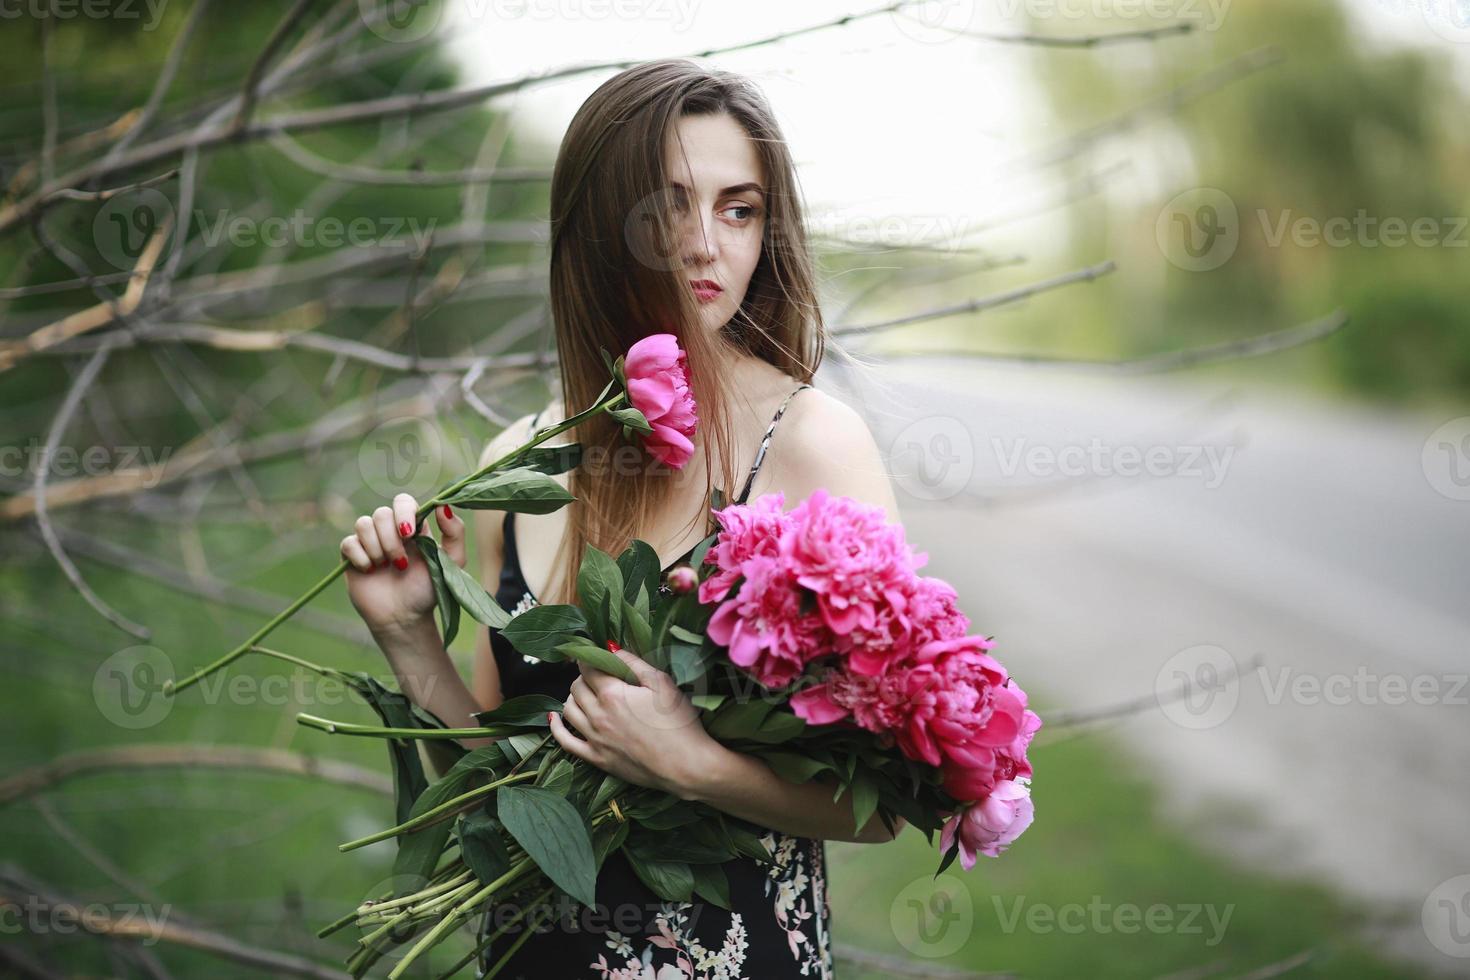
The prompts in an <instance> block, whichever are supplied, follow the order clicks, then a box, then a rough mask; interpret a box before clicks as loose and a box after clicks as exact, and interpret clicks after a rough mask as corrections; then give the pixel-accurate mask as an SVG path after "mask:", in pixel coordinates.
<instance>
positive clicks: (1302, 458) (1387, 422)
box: [0, 0, 1470, 980]
mask: <svg viewBox="0 0 1470 980" xmlns="http://www.w3.org/2000/svg"><path fill="white" fill-rule="evenodd" d="M48 11H49V16H48ZM666 56H690V57H695V58H697V59H698V60H701V61H702V62H706V63H709V64H711V65H714V66H716V67H721V68H728V69H730V70H733V71H737V72H741V73H743V74H746V75H748V76H750V77H751V78H753V79H754V80H755V81H756V82H757V83H758V84H759V85H760V87H761V88H762V89H763V91H764V92H765V93H766V95H767V96H768V98H769V99H770V101H771V103H772V104H773V105H774V107H775V110H776V112H777V115H778V117H779V118H780V121H781V124H782V126H783V128H784V130H785V135H786V137H787V139H788V140H789V142H790V144H791V146H792V148H793V152H794V155H795V157H796V159H797V161H798V165H799V167H800V176H801V180H802V189H803V193H804V196H805V201H806V205H807V207H808V221H809V226H810V230H811V233H812V236H813V244H814V247H815V249H816V250H817V257H818V261H819V267H820V272H821V283H822V290H823V301H824V307H823V314H824V317H825V320H826V323H827V327H828V329H829V331H830V332H831V334H832V339H833V341H834V343H833V346H832V348H831V349H830V350H829V353H828V357H827V360H826V361H824V363H823V365H822V368H821V370H820V372H819V374H818V380H817V383H818V384H819V385H820V386H822V387H824V388H827V389H829V390H831V391H833V392H834V393H836V394H838V395H839V396H840V397H843V398H844V399H846V400H848V401H849V402H850V403H851V404H853V405H855V406H857V407H859V408H860V409H862V410H863V412H864V413H865V415H866V417H867V418H868V420H869V423H870V425H871V426H872V428H873V431H874V432H875V434H877V436H878V438H879V443H880V446H881V447H882V449H883V450H884V453H885V456H886V459H887V461H888V463H889V466H890V472H891V474H892V477H893V480H894V486H895V490H896V491H897V494H898V499H899V502H900V506H901V509H902V513H903V517H904V522H905V524H906V526H907V527H908V531H909V538H910V540H911V541H914V542H916V544H917V546H918V547H920V548H921V549H924V550H925V551H926V552H927V554H928V556H929V563H928V566H927V573H928V574H933V575H940V576H943V577H945V578H947V579H949V580H951V581H952V582H954V583H955V584H956V585H957V586H958V587H959V590H960V594H961V596H962V600H963V607H964V609H965V611H966V612H967V613H968V614H969V616H970V618H971V619H972V620H973V621H974V623H975V625H976V626H977V627H978V628H979V629H980V630H981V631H983V632H985V633H987V634H990V635H993V636H994V637H995V638H996V644H997V646H996V652H997V654H998V655H999V656H1000V657H1001V658H1002V660H1003V661H1004V662H1005V663H1006V664H1007V666H1008V667H1009V668H1010V669H1011V670H1012V671H1013V672H1014V673H1015V674H1016V675H1017V677H1018V678H1019V679H1020V680H1021V681H1022V682H1023V684H1024V685H1025V687H1026V689H1027V690H1028V691H1029V692H1031V693H1032V698H1033V707H1035V708H1037V710H1038V711H1039V712H1040V713H1041V715H1042V717H1043V718H1044V719H1045V727H1044V728H1043V729H1042V731H1041V733H1040V734H1039V735H1038V736H1037V741H1036V743H1035V749H1034V750H1033V753H1032V759H1033V764H1034V766H1035V770H1036V776H1035V779H1034V782H1033V793H1034V798H1035V800H1036V806H1037V818H1036V822H1035V824H1034V825H1033V827H1032V828H1031V829H1030V830H1028V832H1027V833H1026V834H1025V835H1024V836H1023V837H1022V838H1021V839H1020V840H1019V841H1018V842H1017V843H1016V844H1015V845H1014V846H1013V847H1012V848H1011V849H1010V850H1009V851H1008V852H1007V853H1006V854H1005V855H1003V857H1002V858H1000V859H994V860H986V861H984V862H983V863H981V864H979V865H978V866H977V867H976V868H975V869H974V870H972V871H970V872H963V871H961V870H960V869H959V867H958V866H957V865H955V866H951V867H950V868H949V869H948V870H947V871H946V872H945V873H944V874H942V875H940V876H938V877H936V876H935V875H934V868H935V867H936V865H937V854H936V851H935V848H934V846H933V845H931V844H930V843H929V842H927V841H926V840H925V839H924V838H923V836H922V835H921V834H918V833H916V832H913V831H909V832H905V833H904V834H903V835H901V836H900V838H899V839H898V840H897V841H895V842H893V843H890V844H887V845H883V846H878V847H875V846H870V845H851V844H843V843H837V842H832V843H829V844H828V845H827V847H828V858H829V862H830V879H831V881H830V899H831V904H832V916H833V930H834V936H833V939H834V943H835V948H836V951H837V954H838V969H837V975H838V976H839V977H842V978H845V980H860V978H861V980H867V978H877V977H896V976H916V977H917V976H923V977H951V976H977V975H998V976H1023V977H1080V976H1087V977H1171V978H1176V980H1182V978H1186V977H1187V978H1205V977H1269V976H1279V975H1290V976H1334V977H1342V976H1351V977H1390V976H1393V977H1401V976H1465V975H1470V842H1467V838H1466V834H1465V817H1466V813H1467V812H1470V780H1467V778H1466V773H1467V771H1470V706H1467V705H1470V685H1467V671H1470V606H1467V603H1466V600H1465V597H1466V592H1467V584H1470V519H1467V518H1470V313H1467V310H1470V134H1467V127H1466V120H1467V118H1470V115H1467V109H1470V5H1467V4H1466V3H1465V0H1290V2H1277V3H1268V2H1266V0H945V2H916V3H903V4H889V5H886V6H885V5H881V4H874V5H871V6H868V5H862V4H858V3H852V2H848V3H838V2H826V0H809V2H807V3H803V4H800V5H798V4H790V3H784V4H783V3H775V2H766V0H760V2H746V3H739V4H737V3H733V2H720V3H716V2H711V0H629V2H626V3H593V2H590V0H588V2H574V0H517V2H514V3H511V2H491V0H458V2H455V0H440V2H430V3H422V2H419V3H379V2H375V0H361V2H357V0H337V2H331V0H319V2H310V0H302V2H294V3H291V2H284V0H283V2H270V3H253V4H249V5H246V4H227V3H222V2H214V3H207V2H195V3H185V2H182V0H116V2H106V0H96V2H64V0H53V2H51V3H49V4H48V0H20V2H15V3H9V4H4V5H0V63H3V64H4V65H6V66H7V68H8V70H7V71H6V72H5V73H4V79H3V81H0V91H3V97H0V195H3V196H0V404H3V409H4V418H5V422H6V426H5V428H6V432H7V435H6V436H5V438H4V440H3V445H0V453H3V457H0V462H3V466H0V489H3V493H4V494H5V496H4V499H3V500H0V517H3V521H0V535H3V537H0V554H3V555H4V558H5V560H4V564H3V569H0V619H3V629H0V658H3V660H0V663H3V669H4V671H5V683H4V690H5V715H6V716H7V717H9V718H10V719H11V721H10V723H9V724H8V725H7V730H9V731H11V733H12V734H11V736H10V737H9V738H7V739H5V740H4V745H3V748H0V758H3V772H0V895H3V900H0V901H3V905H0V913H3V921H4V922H5V925H6V928H5V933H6V936H5V940H6V941H5V943H4V944H3V945H0V963H4V964H5V966H4V970H5V971H6V972H7V974H8V975H16V976H36V977H56V976H114V977H132V976H152V977H166V976H177V977H194V976H237V975H238V976H257V975H280V976H286V975H290V976H341V975H343V974H342V973H341V972H340V969H339V964H340V962H341V960H342V959H343V957H344V956H345V954H346V952H347V951H348V948H349V945H350V944H351V942H352V941H353V940H354V939H355V936H353V935H346V934H343V933H338V934H336V935H334V936H333V937H331V938H330V939H325V940H324V939H318V938H316V936H315V933H316V930H317V929H318V928H320V927H321V926H323V925H325V924H327V923H329V922H331V921H333V920H334V919H336V918H338V917H339V916H341V915H343V914H344V913H345V912H347V911H349V910H350V909H351V908H352V907H353V906H354V905H355V904H356V903H357V902H358V901H360V900H361V899H363V898H364V897H366V896H367V895H369V894H370V893H373V892H375V891H376V890H378V889H379V888H380V887H381V885H382V884H383V882H384V881H385V879H386V877H387V876H388V875H389V874H390V873H391V858H392V854H391V849H389V848H371V847H370V848H363V849H361V850H356V851H352V852H349V853H346V854H341V853H338V852H337V850H336V847H335V845H336V844H338V843H340V842H342V841H344V840H348V839H352V838H356V837H359V836H363V835H365V834H368V833H371V832H373V831H375V830H378V829H380V828H381V827H383V826H386V825H387V822H388V818H390V817H391V814H392V796H391V783H390V779H389V775H388V767H387V765H386V760H385V759H384V758H383V755H384V753H383V751H382V746H381V745H379V744H376V743H373V742H372V740H367V739H362V740H352V739H339V738H332V737H330V736H328V735H326V734H325V733H323V732H320V731H316V730H312V729H306V728H303V727H302V726H300V725H299V724H298V723H297V722H296V720H295V716H296V713H297V712H298V711H307V712H312V713H315V714H319V715H325V716H329V717H336V718H342V719H345V720H357V721H364V720H369V717H370V716H369V713H368V712H367V711H366V710H365V709H364V707H363V705H361V704H360V703H354V702H353V701H352V700H351V698H349V697H348V696H347V695H346V694H345V693H344V692H343V691H341V690H340V689H338V690H333V689H332V688H331V686H330V685H328V684H326V683H324V682H322V681H321V680H320V679H318V678H316V677H315V675H310V674H309V673H307V672H304V671H295V672H293V671H292V668H291V667H290V665H288V664H286V663H283V662H281V661H279V660H273V659H270V658H267V657H262V656H253V657H252V656H247V657H245V658H242V659H241V660H239V661H237V662H236V663H235V664H233V665H232V666H231V667H230V668H229V669H228V670H227V671H223V672H221V673H220V674H218V675H215V676H214V677H212V678H211V679H210V680H209V681H207V682H205V683H201V684H199V685H197V686H196V687H195V688H194V689H193V690H190V691H186V692H184V693H183V694H181V695H180V696H179V697H178V698H177V699H173V698H168V697H164V696H162V695H161V694H160V693H159V685H160V684H161V683H162V682H163V680H164V679H167V678H168V677H181V676H183V675H184V674H186V673H188V672H190V671H192V670H194V669H195V668H197V667H200V666H203V665H204V664H206V663H209V662H211V661H213V660H214V659H215V658H217V657H218V656H219V655H221V654H222V653H223V652H225V651H226V650H228V649H229V648H230V647H231V646H233V645H234V644H235V643H237V642H238V641H239V640H241V639H243V638H244V637H245V636H247V635H249V633H250V632H251V631H253V630H254V629H255V628H256V627H258V626H259V625H261V624H262V623H264V622H265V621H266V620H267V619H269V618H270V617H271V616H273V615H275V614H276V613H277V612H279V611H280V610H281V609H282V608H283V607H284V606H285V604H286V603H287V602H289V601H290V600H291V599H292V598H293V597H295V596H297V595H299V594H300V593H301V592H303V591H304V590H305V589H307V588H308V587H309V586H311V585H312V584H313V583H314V582H316V581H317V580H318V579H320V578H321V576H322V575H323V574H324V573H325V572H326V571H327V570H329V569H330V568H331V567H332V566H333V565H334V564H335V562H336V561H337V542H338V541H339V540H340V538H341V536H342V535H343V534H344V533H346V529H349V528H350V526H351V522H352V520H353V519H354V517H355V516H356V515H357V514H359V513H364V512H367V511H369V510H371V509H372V507H374V506H376V505H377V504H378V503H380V502H381V501H382V500H384V499H386V498H387V497H390V496H391V495H392V494H393V493H396V492H398V491H400V490H405V489H407V490H409V491H410V492H413V493H416V494H418V495H420V498H421V499H422V498H423V497H425V496H427V495H429V494H430V493H432V492H433V490H435V489H437V488H439V487H441V486H443V485H444V484H445V483H447V482H449V481H450V480H452V479H454V478H456V477H458V476H460V475H462V474H464V473H466V472H468V471H469V470H470V469H472V468H473V464H474V462H475V460H476V458H477V456H478V455H479V452H480V450H481V449H482V448H483V446H484V444H485V442H486V441H487V440H488V439H489V438H490V437H491V436H493V435H494V434H495V433H496V432H498V431H499V430H500V428H501V427H502V426H504V425H505V424H506V423H507V422H509V421H511V420H513V419H515V418H516V417H518V416H520V415H521V414H524V413H526V412H529V411H534V410H536V409H538V408H540V407H541V406H542V405H543V404H544V403H545V399H546V397H547V394H548V391H549V390H550V385H551V383H552V378H553V374H552V370H553V369H552V364H551V361H550V357H551V356H553V355H554V351H552V350H551V349H550V343H551V335H550V331H549V328H548V322H547V305H546V297H545V288H546V248H545V243H546V230H545V220H546V200H547V187H548V179H549V175H550V167H551V163H552V161H553V159H554V155H555V152H556V147H557V145H558V142H559V140H560V135H561V133H562V131H563V129H564V127H565V125H566V123H567V121H568V119H569V118H570V116H571V114H572V113H573V112H574V111H575V109H576V108H577V106H578V105H579V104H580V103H581V101H582V100H583V99H584V98H585V97H586V95H587V94H588V93H590V92H591V91H592V90H593V89H594V88H595V87H596V86H597V85H598V84H600V83H601V82H602V81H603V80H605V79H606V78H607V77H609V76H610V75H611V74H613V73H614V72H616V71H617V70H619V68H620V67H622V66H624V65H626V64H630V63H634V62H637V61H642V60H647V59H650V58H656V57H666ZM473 560H474V559H473V557H472V558H471V561H473ZM272 638H273V641H274V645H275V646H277V647H279V648H280V649H282V650H285V651H288V652H291V653H293V654H296V655H299V656H304V657H306V658H307V659H309V660H312V661H314V662H317V663H322V664H327V665H330V666H334V667H340V668H344V669H353V670H364V671H368V672H370V673H372V674H373V675H374V676H376V677H380V678H383V679H390V678H391V672H390V671H388V669H387V665H386V663H385V662H384V661H383V659H382V656H381V654H380V653H379V652H378V650H377V648H376V647H375V646H374V645H373V644H372V642H371V640H370V639H369V638H368V636H367V634H366V631H365V630H364V629H363V628H362V626H361V623H360V621H359V620H357V618H356V617H355V615H354V614H353V612H352V610H351V607H350V605H349V604H348V602H347V599H346V595H345V590H344V589H342V588H341V587H340V586H337V587H335V588H332V589H329V590H328V591H327V592H326V593H325V594H324V595H322V596H321V598H320V599H319V600H318V601H316V602H313V603H312V604H311V605H310V607H308V608H307V609H305V610H303V611H302V612H301V613H299V614H297V615H296V616H295V617H293V618H292V620H291V621H290V622H288V623H287V624H286V625H285V626H283V627H282V628H281V629H280V630H279V631H277V632H276V633H275V634H273V637H272ZM451 653H452V655H453V656H454V657H455V659H456V660H457V661H458V663H459V664H460V665H461V667H462V669H463V670H464V671H465V672H466V675H468V670H469V663H470V657H471V654H472V653H473V641H472V634H469V633H467V632H466V633H463V634H462V635H461V636H460V637H458V638H457V639H456V641H455V643H454V644H453V647H452V650H451ZM88 909H90V910H93V914H92V917H91V918H86V919H84V920H83V921H80V922H79V921H78V920H77V918H76V916H77V915H79V914H80V913H81V912H83V911H85V910H88ZM68 910H70V911H69V912H68ZM456 944H457V945H456V946H455V949H456V951H458V952H462V951H464V950H467V949H468V948H469V934H468V931H466V932H465V934H464V935H463V936H461V937H458V938H457V939H456ZM452 945H454V944H452ZM447 955H448V954H441V955H440V956H436V957H434V960H435V962H436V963H437V964H438V967H439V968H440V969H441V970H442V969H443V968H444V967H445V966H446V965H447V964H448V963H449V962H451V961H450V960H448V959H447V958H446V959H444V961H443V962H440V959H441V956H447ZM416 975H433V974H429V973H422V974H416ZM464 975H466V976H468V975H470V974H469V972H468V971H466V972H465V974H464Z"/></svg>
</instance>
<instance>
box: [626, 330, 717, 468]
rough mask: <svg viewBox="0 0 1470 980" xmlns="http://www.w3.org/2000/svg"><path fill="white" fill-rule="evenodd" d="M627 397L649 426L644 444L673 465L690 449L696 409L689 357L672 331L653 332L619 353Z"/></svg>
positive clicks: (686, 459) (681, 461) (680, 464)
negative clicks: (621, 354) (690, 384)
mask: <svg viewBox="0 0 1470 980" xmlns="http://www.w3.org/2000/svg"><path fill="white" fill-rule="evenodd" d="M623 375H624V376H625V377H626V378H627V382H628V384H627V389H628V402H629V404H631V405H632V406H633V407H634V408H636V409H638V411H640V412H642V413H643V417H644V418H646V419H648V424H649V425H650V426H652V427H653V432H652V433H650V434H648V435H645V436H644V437H643V447H644V448H645V449H647V450H648V452H649V453H650V454H651V455H652V456H653V457H655V458H656V459H658V460H660V461H662V462H663V463H664V464H665V465H667V466H671V467H673V468H674V469H683V468H684V465H685V464H686V463H688V462H689V459H690V457H692V456H693V455H694V430H695V427H696V426H697V425H698V424H699V413H698V410H697V408H698V407H697V406H696V404H695V401H694V393H693V392H692V391H690V390H689V357H688V355H687V354H686V353H685V352H684V350H683V348H681V347H680V346H679V341H678V338H676V337H675V336H674V335H673V334H671V333H655V334H650V335H648V336H647V337H644V338H643V339H642V340H640V341H638V342H637V343H635V344H634V345H633V346H632V347H630V348H628V353H627V356H626V357H624V359H623Z"/></svg>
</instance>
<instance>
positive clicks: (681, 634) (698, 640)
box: [669, 626, 704, 646]
mask: <svg viewBox="0 0 1470 980" xmlns="http://www.w3.org/2000/svg"><path fill="white" fill-rule="evenodd" d="M669 632H670V633H672V634H673V635H674V636H675V637H677V638H678V639H680V640H683V641H684V642H685V643H689V644H693V645H694V646H703V645H704V637H702V636H700V635H699V634H698V633H695V632H693V631H692V630H686V629H685V628H684V627H682V626H670V627H669Z"/></svg>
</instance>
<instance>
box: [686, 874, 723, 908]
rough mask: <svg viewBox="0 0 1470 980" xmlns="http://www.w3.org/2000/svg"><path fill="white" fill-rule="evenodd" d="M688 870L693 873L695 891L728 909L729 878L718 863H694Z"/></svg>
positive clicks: (706, 899)
mask: <svg viewBox="0 0 1470 980" xmlns="http://www.w3.org/2000/svg"><path fill="white" fill-rule="evenodd" d="M689 870H690V871H691V872H693V874H694V891H695V893H696V894H698V895H699V896H700V897H701V898H703V899H704V900H705V901H707V902H713V903H714V904H716V905H718V906H719V907H720V908H722V909H724V910H726V911H727V912H728V911H730V880H729V879H728V878H727V877H726V876H725V869H724V868H722V867H720V866H719V865H718V864H696V865H694V866H693V867H692V868H690V869H689Z"/></svg>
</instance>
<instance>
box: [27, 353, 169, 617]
mask: <svg viewBox="0 0 1470 980" xmlns="http://www.w3.org/2000/svg"><path fill="white" fill-rule="evenodd" d="M111 354H112V348H111V347H100V348H98V349H97V352H96V353H95V354H93V355H92V356H91V358H90V359H88V361H87V364H86V366H85V367H83V368H82V371H81V373H80V374H78V375H77V377H76V380H75V381H73V383H72V386H71V389H70V390H69V391H68V392H67V393H66V398H65V399H63V400H62V403H61V408H60V409H59V410H58V411H57V413H56V417H55V418H54V419H52V421H51V431H50V432H49V433H47V435H46V446H45V449H44V450H43V453H42V456H41V465H40V466H37V467H36V479H35V482H34V483H33V484H32V488H31V496H32V499H33V500H34V502H35V517H36V526H37V527H38V528H39V529H40V531H41V539H42V540H43V541H45V542H46V548H47V550H49V551H50V552H51V556H52V557H53V558H55V559H56V563H57V564H58V565H60V566H61V571H62V573H63V574H64V575H66V577H67V580H68V581H70V582H71V584H72V587H73V588H75V589H76V590H77V592H78V593H80V594H81V596H82V598H83V599H84V600H86V602H87V604H88V605H89V606H91V607H92V608H93V609H95V610H97V612H98V613H99V614H101V615H102V617H103V618H104V619H106V620H107V621H108V622H110V623H112V624H113V625H114V626H116V627H117V628H118V629H120V630H122V631H123V632H125V633H128V634H130V635H132V636H135V637H137V638H138V639H140V640H146V639H148V638H150V637H151V636H152V633H151V631H150V630H149V629H148V628H147V627H146V626H142V625H140V624H138V623H135V622H133V621H132V620H131V619H128V618H127V617H126V616H124V615H123V614H122V613H120V612H118V611H117V610H116V609H113V608H112V607H111V606H109V605H108V604H107V603H105V602H103V601H102V598H101V597H100V596H98V595H97V593H95V592H93V591H92V588H91V586H89V585H87V583H86V580H84V579H83V578H82V573H81V572H79V571H78V570H77V567H76V565H74V564H72V561H71V559H70V558H68V557H67V556H66V551H65V550H64V549H63V548H62V546H61V540H60V538H58V537H57V535H56V529H55V528H54V527H52V526H51V518H50V517H49V516H48V515H47V513H46V475H47V471H48V470H49V469H50V467H51V460H53V459H55V458H56V448H57V446H59V445H60V444H61V437H62V435H64V434H65V432H66V430H67V428H68V426H70V425H71V419H72V416H73V415H75V414H76V410H77V406H78V405H79V404H81V401H82V396H83V395H85V394H86V392H87V389H88V388H89V387H90V386H91V385H92V383H93V382H94V381H96V380H97V376H98V375H99V374H101V372H102V368H103V367H104V366H105V365H106V364H107V359H108V357H109V356H111Z"/></svg>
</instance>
